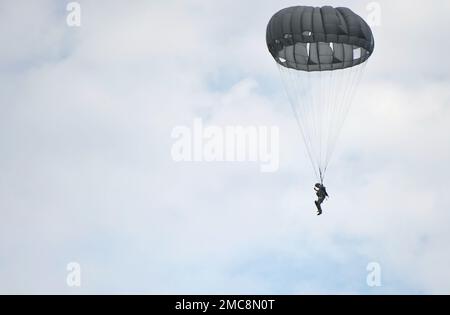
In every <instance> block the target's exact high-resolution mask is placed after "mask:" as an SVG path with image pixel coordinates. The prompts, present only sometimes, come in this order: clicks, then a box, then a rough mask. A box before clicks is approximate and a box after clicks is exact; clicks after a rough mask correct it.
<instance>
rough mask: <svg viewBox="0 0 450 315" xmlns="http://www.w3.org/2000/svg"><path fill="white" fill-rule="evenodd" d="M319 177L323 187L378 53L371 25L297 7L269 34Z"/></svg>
mask: <svg viewBox="0 0 450 315" xmlns="http://www.w3.org/2000/svg"><path fill="white" fill-rule="evenodd" d="M266 42H267V47H268V48H269V51H270V53H271V55H272V57H273V58H274V59H275V61H276V64H277V65H278V68H279V70H280V74H281V77H282V81H283V84H284V87H285V89H286V91H287V94H288V97H289V101H290V104H291V106H292V109H293V112H294V115H295V118H296V121H297V123H298V126H299V128H300V132H301V134H302V137H303V141H304V143H305V146H306V149H307V153H308V156H309V158H310V160H311V163H312V165H313V168H314V171H315V174H316V177H317V179H318V180H320V182H321V183H323V181H324V178H325V174H326V171H327V168H328V165H329V162H330V159H331V156H332V154H333V151H334V149H335V145H336V142H337V140H338V136H339V133H340V131H341V129H342V126H343V124H344V121H345V118H346V116H347V113H348V111H349V109H350V106H351V103H352V100H353V96H354V94H355V91H356V89H357V86H358V85H359V82H360V79H361V75H362V73H363V72H364V68H365V65H366V64H367V60H368V59H369V57H370V56H371V55H372V53H373V51H374V47H375V42H374V37H373V34H372V31H371V29H370V27H369V25H367V23H366V22H365V21H364V20H363V19H362V18H361V17H360V16H358V15H357V14H355V13H354V12H353V11H351V10H350V9H348V8H333V7H330V6H324V7H321V8H319V7H308V6H294V7H289V8H286V9H283V10H281V11H279V12H277V13H276V14H275V15H274V16H273V17H272V18H271V19H270V21H269V24H268V25H267V31H266Z"/></svg>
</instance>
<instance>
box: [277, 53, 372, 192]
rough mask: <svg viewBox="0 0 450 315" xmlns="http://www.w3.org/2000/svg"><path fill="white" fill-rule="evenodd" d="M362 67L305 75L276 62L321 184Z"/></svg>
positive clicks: (361, 65) (313, 72) (363, 65)
mask: <svg viewBox="0 0 450 315" xmlns="http://www.w3.org/2000/svg"><path fill="white" fill-rule="evenodd" d="M365 65H366V62H365V63H362V64H360V65H358V66H354V67H349V68H345V69H335V70H329V71H312V72H306V71H297V70H295V69H291V68H287V67H284V66H283V65H280V64H278V63H277V66H278V69H279V71H280V75H281V78H282V80H283V84H284V86H285V89H286V92H287V95H288V97H289V101H290V104H291V107H292V110H293V112H294V117H295V119H296V122H297V125H298V127H299V129H300V133H301V136H302V139H303V141H304V143H305V147H306V151H307V154H308V158H309V160H310V162H311V165H312V166H313V169H314V173H315V174H316V177H317V179H318V180H320V182H322V183H323V181H324V180H325V176H326V172H327V169H328V166H329V163H330V160H331V157H332V154H333V152H334V149H335V146H336V142H337V139H338V138H339V134H340V131H341V129H342V127H343V125H344V122H345V119H346V116H347V114H348V112H349V110H350V107H351V103H352V100H353V98H354V95H355V92H356V87H357V86H358V85H359V83H360V80H361V77H362V74H363V71H364V68H365Z"/></svg>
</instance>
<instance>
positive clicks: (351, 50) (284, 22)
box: [266, 6, 375, 71]
mask: <svg viewBox="0 0 450 315" xmlns="http://www.w3.org/2000/svg"><path fill="white" fill-rule="evenodd" d="M266 41H267V46H268V48H269V51H270V53H271V54H272V56H273V58H274V59H275V61H277V62H278V63H279V64H281V65H282V66H285V67H287V68H292V69H297V70H304V71H322V70H334V69H344V68H348V67H353V66H356V65H358V64H360V63H363V62H364V61H366V60H367V59H368V58H369V57H370V55H371V54H372V52H373V50H374V45H375V43H374V39H373V35H372V31H371V29H370V27H369V25H367V23H366V22H365V21H364V20H363V19H362V18H361V17H360V16H359V15H357V14H355V13H354V12H353V11H352V10H350V9H348V8H333V7H330V6H325V7H322V8H314V7H306V6H296V7H290V8H286V9H283V10H281V11H279V12H277V13H276V14H275V15H274V16H273V17H272V18H271V19H270V22H269V24H268V25H267V32H266Z"/></svg>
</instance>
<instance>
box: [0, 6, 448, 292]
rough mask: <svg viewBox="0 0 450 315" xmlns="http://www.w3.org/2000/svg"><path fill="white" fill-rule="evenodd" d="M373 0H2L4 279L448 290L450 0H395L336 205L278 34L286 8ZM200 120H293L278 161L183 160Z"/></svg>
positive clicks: (31, 284) (370, 71) (350, 131)
mask: <svg viewBox="0 0 450 315" xmlns="http://www.w3.org/2000/svg"><path fill="white" fill-rule="evenodd" d="M369 2H370V1H367V2H366V1H329V2H325V1H306V2H301V3H300V2H295V1H268V0H267V1H256V0H249V1H229V0H227V1H222V0H218V1H204V0H203V1H202V0H187V1H181V0H180V1H133V3H132V4H130V3H128V2H127V3H125V2H123V1H95V2H94V1H79V3H80V4H81V10H82V11H81V19H82V20H81V23H82V25H81V27H79V28H70V27H68V26H67V24H66V14H67V12H66V10H65V5H66V2H64V1H51V0H43V1H39V2H37V1H36V2H32V3H30V2H29V1H9V0H1V1H0V38H1V39H2V42H3V45H2V48H1V49H0V69H1V71H0V84H1V86H2V87H3V88H2V89H1V93H0V108H1V111H2V115H1V116H0V174H1V177H0V214H1V220H0V292H1V293H61V294H80V293H175V294H176V293H178V294H209V293H236V294H237V293H248V294H251V293H261V294H279V293H285V294H298V293H320V294H327V293H337V294H339V293H354V294H380V293H389V294H402V293H449V292H450V285H449V283H450V272H449V271H448V268H447V266H448V265H449V263H450V253H449V250H448V241H449V240H450V232H449V231H448V222H450V214H449V210H450V198H449V195H448V189H447V188H448V185H449V176H448V175H449V167H448V161H449V159H450V133H449V132H448V128H449V127H448V126H449V123H450V110H449V106H448V105H449V101H450V90H449V89H448V86H449V83H450V62H448V61H447V59H448V58H447V56H446V53H445V52H446V51H447V50H448V49H449V48H450V43H449V40H448V36H446V35H445V34H448V33H449V31H450V23H449V22H448V18H447V16H446V14H447V12H449V9H450V7H449V3H448V1H444V0H442V1H439V0H436V1H433V4H432V5H431V4H429V3H427V4H425V2H424V1H406V0H405V1H378V3H379V4H380V5H381V9H382V10H381V25H379V26H376V27H374V29H373V30H374V35H375V40H376V50H375V53H374V55H373V56H372V58H371V60H370V62H369V64H368V66H367V68H366V72H365V76H364V79H363V81H362V84H361V86H360V89H359V91H358V94H357V95H356V99H355V106H353V108H352V111H351V113H350V115H349V117H348V119H347V123H346V126H345V128H344V130H343V133H342V135H341V138H340V141H339V147H338V149H337V151H336V152H335V156H334V158H333V161H332V165H331V166H330V167H331V168H330V170H329V173H328V183H327V187H328V190H329V193H330V195H331V196H332V198H331V199H330V200H329V202H327V204H326V215H325V216H323V217H321V218H320V219H318V218H317V217H316V216H315V212H314V209H313V207H314V205H313V204H312V200H313V198H314V197H315V196H314V194H313V191H312V185H313V184H314V174H313V172H312V170H311V167H310V162H309V160H308V159H307V157H306V154H305V150H304V147H303V144H302V142H301V139H300V136H299V134H298V130H297V126H296V124H295V120H294V117H293V115H292V113H291V109H290V106H289V104H288V99H287V96H286V95H285V92H284V90H283V87H282V85H281V80H280V77H279V73H278V71H277V68H276V66H275V64H274V62H273V60H272V59H271V56H270V54H269V53H268V51H267V49H266V47H265V27H266V24H267V22H268V20H269V18H270V17H271V16H272V14H273V13H274V12H276V11H277V10H279V9H281V8H283V7H286V6H289V5H295V4H302V5H318V6H319V5H324V4H330V5H333V6H348V7H350V8H352V9H353V10H354V11H355V12H356V13H358V14H360V15H361V16H363V17H366V16H367V14H368V11H367V10H366V5H367V4H368V3H369ZM393 2H395V3H393ZM255 8H256V9H255ZM199 117H200V118H204V119H205V121H206V122H207V123H209V124H211V125H217V126H226V125H244V126H245V125H267V126H278V127H279V129H280V169H279V170H278V172H275V173H266V174H265V173H260V172H259V168H258V167H257V166H256V165H254V164H252V163H176V162H174V161H173V160H172V158H171V155H170V152H171V146H172V145H173V142H174V140H173V139H172V138H171V131H172V129H173V128H174V127H175V126H179V125H187V126H191V125H192V121H193V120H194V119H195V118H199ZM73 261H74V262H78V263H79V264H80V266H81V270H82V285H81V287H79V288H70V287H68V286H67V285H66V276H67V271H66V265H67V264H68V263H69V262H73ZM370 262H378V263H379V264H380V266H381V272H382V273H381V274H382V286H381V287H379V288H371V287H368V286H367V284H366V276H367V271H366V266H367V264H368V263H370Z"/></svg>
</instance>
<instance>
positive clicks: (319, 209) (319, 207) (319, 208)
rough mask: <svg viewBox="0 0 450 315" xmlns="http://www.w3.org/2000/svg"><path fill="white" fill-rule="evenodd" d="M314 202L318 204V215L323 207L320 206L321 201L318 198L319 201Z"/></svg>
mask: <svg viewBox="0 0 450 315" xmlns="http://www.w3.org/2000/svg"><path fill="white" fill-rule="evenodd" d="M314 203H315V204H316V207H317V211H318V213H317V215H321V214H322V207H321V206H320V202H319V201H318V200H317V201H314Z"/></svg>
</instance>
